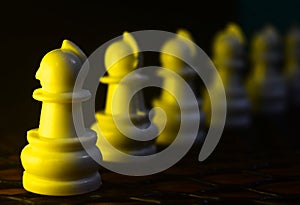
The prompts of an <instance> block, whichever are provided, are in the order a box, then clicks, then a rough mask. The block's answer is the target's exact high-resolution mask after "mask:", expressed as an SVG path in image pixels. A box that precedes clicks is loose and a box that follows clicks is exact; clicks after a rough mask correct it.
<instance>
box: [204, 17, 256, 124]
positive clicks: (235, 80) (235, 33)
mask: <svg viewBox="0 0 300 205" xmlns="http://www.w3.org/2000/svg"><path fill="white" fill-rule="evenodd" d="M244 44H245V39H244V35H243V33H242V31H241V29H240V28H239V27H238V26H237V25H236V24H233V23H230V24H228V25H227V27H226V29H225V30H223V31H221V32H219V33H218V34H217V35H216V37H215V40H214V43H213V56H212V59H213V62H214V64H215V66H216V68H217V70H218V73H219V75H220V77H221V79H222V81H223V85H224V89H225V93H226V101H227V114H226V122H225V129H233V128H235V129H237V128H241V129H244V128H248V127H249V126H250V123H251V118H250V102H249V99H248V97H247V93H246V89H245V86H244V83H243V79H242V73H243V71H244V69H245V60H244V49H245V48H244ZM223 85H222V84H221V83H220V82H219V81H218V80H216V79H215V80H214V81H213V82H212V84H211V86H212V90H213V94H215V95H216V96H218V92H220V91H221V86H223ZM204 100H205V101H204V109H205V112H206V113H207V116H210V112H211V111H210V100H209V96H208V94H207V93H206V95H205V98H204ZM217 112H218V111H217ZM207 124H208V125H210V126H217V125H211V124H210V118H209V117H207Z"/></svg>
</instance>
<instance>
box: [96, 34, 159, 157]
mask: <svg viewBox="0 0 300 205" xmlns="http://www.w3.org/2000/svg"><path fill="white" fill-rule="evenodd" d="M129 53H131V54H130V55H127V54H129ZM104 61H105V67H106V69H107V72H108V76H104V77H102V78H101V79H100V82H102V83H104V84H108V89H107V95H106V105H105V109H104V110H101V111H98V112H97V113H96V120H97V122H96V123H95V124H93V125H92V127H91V128H92V129H93V130H95V131H96V132H97V133H98V136H103V137H104V138H105V139H106V140H107V141H108V142H109V143H110V144H111V145H113V146H114V147H115V148H116V149H117V150H119V151H121V152H124V153H126V154H130V155H149V154H154V153H155V152H156V147H155V144H154V141H153V140H150V141H136V140H133V139H130V138H128V137H127V136H125V135H124V134H123V133H122V132H121V131H120V130H119V128H118V127H117V125H116V121H115V120H114V119H116V118H118V119H122V118H126V115H127V114H128V113H127V112H128V111H129V116H130V120H131V121H132V122H133V124H134V125H135V126H136V127H138V128H140V129H143V128H147V127H148V126H150V128H148V130H149V136H154V135H155V133H157V127H156V126H155V125H154V124H151V125H149V124H150V122H149V120H148V115H147V112H146V108H145V105H144V101H143V93H142V92H138V93H137V94H136V95H135V96H133V99H131V101H130V99H129V97H130V95H129V93H130V89H132V87H133V86H138V85H139V83H140V82H142V81H144V80H147V77H146V76H142V75H140V74H136V73H134V74H133V75H132V76H131V77H130V78H131V81H130V82H120V81H121V80H122V78H124V77H125V76H126V75H127V74H129V73H130V72H131V71H134V70H135V69H136V67H137V65H138V46H137V43H136V42H135V39H134V38H133V36H131V35H130V34H129V33H127V32H124V34H123V39H121V40H119V41H116V42H114V43H112V44H111V45H110V46H109V47H108V48H107V50H106V52H105V58H104ZM117 89H118V90H119V91H118V95H115V92H116V90H117ZM129 101H130V102H131V103H130V108H129V110H128V109H127V108H126V103H124V102H129ZM112 109H113V110H112ZM133 124H127V123H126V122H124V121H123V124H122V127H125V129H127V131H128V133H130V134H131V135H134V136H137V137H138V136H139V133H137V132H136V131H135V130H134V129H133V127H132V126H133ZM97 146H98V147H99V148H100V149H101V153H102V156H103V161H107V162H115V163H122V159H120V158H118V155H116V153H115V152H112V151H110V150H109V148H108V147H107V146H106V145H105V144H103V143H102V142H101V140H100V139H98V141H97Z"/></svg>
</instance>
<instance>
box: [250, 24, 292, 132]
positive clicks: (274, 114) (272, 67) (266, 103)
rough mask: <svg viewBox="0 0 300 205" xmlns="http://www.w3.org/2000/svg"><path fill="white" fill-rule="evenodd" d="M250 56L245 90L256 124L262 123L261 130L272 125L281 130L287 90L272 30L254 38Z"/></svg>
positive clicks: (278, 49)
mask: <svg viewBox="0 0 300 205" xmlns="http://www.w3.org/2000/svg"><path fill="white" fill-rule="evenodd" d="M250 55H251V56H250V58H251V59H250V60H251V62H252V69H251V71H250V74H249V78H248V82H247V88H248V92H249V96H250V99H251V102H252V105H253V106H252V108H253V113H254V116H255V118H256V122H259V121H261V123H262V126H263V127H264V128H266V126H267V124H270V126H271V127H272V126H274V123H275V124H276V125H280V126H281V125H283V122H284V120H283V119H285V114H286V110H287V87H286V81H285V79H284V77H283V74H282V67H281V66H282V44H281V39H280V36H279V34H278V33H277V31H276V30H275V29H274V28H273V27H271V26H268V27H266V28H264V29H263V30H262V31H260V32H258V33H257V34H256V35H255V36H254V38H253V40H252V43H251V51H250ZM264 128H263V129H264ZM267 130H268V129H267Z"/></svg>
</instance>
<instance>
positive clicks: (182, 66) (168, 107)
mask: <svg viewBox="0 0 300 205" xmlns="http://www.w3.org/2000/svg"><path fill="white" fill-rule="evenodd" d="M192 40H193V39H192V36H191V34H190V33H189V32H188V31H187V30H185V29H179V30H178V31H177V36H176V37H174V38H171V39H169V40H168V41H167V42H166V43H165V44H164V45H163V46H162V49H161V53H160V62H161V65H162V67H163V68H165V69H169V70H171V71H173V72H175V73H177V74H178V75H179V76H180V77H182V78H183V79H184V81H185V82H186V83H187V84H189V85H190V87H191V89H192V90H194V91H195V84H194V83H195V82H194V80H195V71H194V70H193V69H192V68H191V67H189V65H187V63H186V61H192V60H193V58H194V57H195V56H196V48H195V47H194V44H193V43H192ZM168 53H173V54H174V55H170V54H168ZM164 73H165V72H160V71H159V72H158V73H157V75H158V76H159V77H161V78H162V81H163V82H162V87H163V88H164V87H165V88H168V89H169V90H168V91H166V90H164V89H162V91H161V95H160V96H159V97H158V98H157V99H154V101H153V102H152V105H153V107H160V108H161V109H163V110H164V111H165V113H166V116H167V121H166V125H165V128H164V130H163V131H162V132H161V133H160V135H159V136H158V137H157V139H156V144H158V145H159V146H162V147H166V146H169V145H170V144H171V143H172V142H173V141H174V140H175V138H176V136H177V134H178V131H179V128H180V123H181V111H183V110H185V111H187V112H190V113H189V119H186V120H191V121H192V120H193V119H194V117H195V115H198V114H199V113H198V112H196V111H194V110H192V109H189V107H191V104H190V103H194V102H191V101H190V100H189V99H186V98H185V90H184V89H185V87H184V86H183V85H181V84H180V83H179V82H178V80H177V79H176V78H174V77H172V76H165V74H164ZM173 95H174V96H176V97H177V98H180V99H181V100H182V101H183V107H179V105H178V103H177V100H176V98H175V97H174V96H173ZM198 101H199V104H200V105H201V101H200V99H198ZM200 107H201V106H200ZM201 117H203V115H202V114H201ZM153 122H154V123H156V124H158V125H161V124H163V123H164V120H163V119H161V118H160V117H158V116H154V117H153ZM199 133H200V132H199ZM202 134H203V133H202V132H201V137H202ZM199 138H200V137H199Z"/></svg>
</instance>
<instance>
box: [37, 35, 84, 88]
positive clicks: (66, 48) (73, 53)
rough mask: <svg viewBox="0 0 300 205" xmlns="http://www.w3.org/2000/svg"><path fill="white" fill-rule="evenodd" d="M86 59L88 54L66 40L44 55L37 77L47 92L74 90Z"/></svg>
mask: <svg viewBox="0 0 300 205" xmlns="http://www.w3.org/2000/svg"><path fill="white" fill-rule="evenodd" d="M85 60H86V56H85V54H84V53H83V52H82V51H81V50H80V48H79V47H78V46H76V45H75V44H74V43H72V42H71V41H68V40H64V41H63V43H62V46H61V48H60V49H55V50H52V51H50V52H49V53H47V54H46V55H45V56H44V57H43V59H42V61H41V64H40V67H39V69H38V71H37V73H36V75H35V77H36V79H38V80H40V83H41V86H42V89H43V90H45V91H47V92H51V93H62V92H72V90H73V87H74V83H75V81H76V77H77V75H78V72H79V70H80V68H81V66H82V64H83V62H84V61H85Z"/></svg>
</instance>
